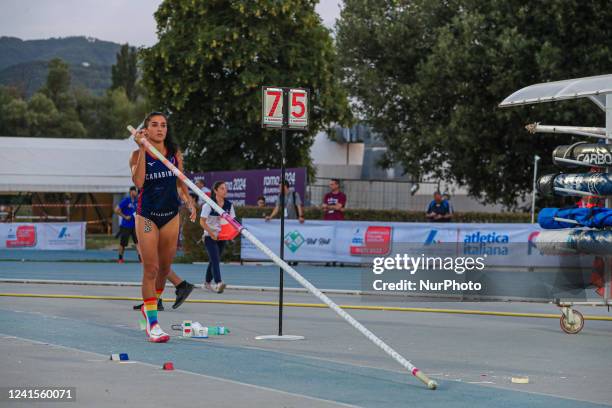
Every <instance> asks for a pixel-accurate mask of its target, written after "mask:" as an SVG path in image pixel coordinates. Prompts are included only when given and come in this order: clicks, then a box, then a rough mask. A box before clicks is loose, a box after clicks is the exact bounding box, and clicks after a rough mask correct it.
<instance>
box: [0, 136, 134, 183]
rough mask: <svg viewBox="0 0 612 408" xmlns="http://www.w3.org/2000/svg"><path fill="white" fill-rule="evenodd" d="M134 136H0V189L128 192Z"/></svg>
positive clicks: (130, 180) (130, 181)
mask: <svg viewBox="0 0 612 408" xmlns="http://www.w3.org/2000/svg"><path fill="white" fill-rule="evenodd" d="M136 148H137V146H136V145H135V144H134V142H133V141H131V140H106V139H59V138H58V139H53V138H37V137H0V192H66V193H68V192H71V193H125V192H126V191H127V190H128V189H129V187H130V186H131V185H132V184H133V183H132V179H131V174H130V169H129V165H128V160H129V156H130V153H131V152H132V151H133V150H135V149H136Z"/></svg>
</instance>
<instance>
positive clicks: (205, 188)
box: [195, 178, 211, 207]
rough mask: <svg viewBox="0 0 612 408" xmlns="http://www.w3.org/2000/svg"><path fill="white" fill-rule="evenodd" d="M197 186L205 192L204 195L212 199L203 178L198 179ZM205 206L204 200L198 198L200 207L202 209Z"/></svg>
mask: <svg viewBox="0 0 612 408" xmlns="http://www.w3.org/2000/svg"><path fill="white" fill-rule="evenodd" d="M195 185H196V186H197V187H198V188H199V189H200V190H202V192H203V193H204V194H206V195H207V196H209V197H210V194H211V193H210V188H208V187H206V186H205V185H204V179H203V178H200V179H198V180H197V181H196V182H195ZM203 205H204V200H202V199H201V198H200V197H198V207H202V206H203Z"/></svg>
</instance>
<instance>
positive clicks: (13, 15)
mask: <svg viewBox="0 0 612 408" xmlns="http://www.w3.org/2000/svg"><path fill="white" fill-rule="evenodd" d="M160 3H161V0H2V13H1V14H0V37H2V36H9V37H18V38H21V39H23V40H33V39H45V38H50V37H69V36H86V37H94V38H98V39H100V40H106V41H113V42H116V43H120V44H123V43H126V42H127V43H129V44H130V45H135V46H151V45H153V44H154V43H155V42H156V40H157V37H156V34H155V20H154V18H153V13H154V12H155V10H157V7H158V5H159V4H160ZM340 4H341V0H320V2H319V4H318V5H317V12H318V13H319V15H320V16H321V18H322V20H323V23H324V24H325V25H326V26H327V27H329V28H332V27H333V25H334V22H335V20H336V18H338V17H339V15H340Z"/></svg>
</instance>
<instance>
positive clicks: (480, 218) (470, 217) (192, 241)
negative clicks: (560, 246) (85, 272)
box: [181, 207, 531, 262]
mask: <svg viewBox="0 0 612 408" xmlns="http://www.w3.org/2000/svg"><path fill="white" fill-rule="evenodd" d="M271 212H272V208H264V209H262V208H257V207H236V216H237V217H238V220H239V221H240V220H241V219H242V218H263V217H264V213H265V214H270V213H271ZM198 214H199V212H198ZM181 216H182V225H183V251H184V253H185V255H184V257H183V259H181V260H182V261H183V262H195V261H207V260H208V255H207V254H206V250H205V249H204V244H203V242H201V239H202V227H200V224H199V223H198V222H195V223H192V222H190V221H189V220H188V217H187V214H186V213H185V212H182V213H181ZM304 216H305V218H306V220H320V219H322V218H323V211H321V209H319V208H314V207H308V208H306V209H305V212H304ZM345 218H346V219H347V220H355V221H387V222H391V221H394V222H426V221H427V220H426V219H425V214H424V213H423V212H422V211H400V210H359V209H347V210H346V213H345ZM530 220H531V218H530V215H529V213H482V212H465V213H455V214H454V216H453V222H473V223H521V222H530ZM222 258H223V261H225V262H230V261H240V237H238V238H236V239H235V240H234V241H232V242H229V243H228V244H227V245H226V247H225V251H224V253H223V257H222Z"/></svg>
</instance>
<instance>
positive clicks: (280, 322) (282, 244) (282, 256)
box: [278, 104, 287, 336]
mask: <svg viewBox="0 0 612 408" xmlns="http://www.w3.org/2000/svg"><path fill="white" fill-rule="evenodd" d="M283 105H285V104H283ZM286 133H287V130H286V129H285V128H284V127H283V130H282V136H281V182H280V186H281V188H280V190H281V191H280V212H281V214H280V259H282V260H285V150H286V148H285V143H286ZM278 270H279V277H278V281H279V284H278V335H279V336H282V335H283V291H284V286H285V282H284V274H283V268H278Z"/></svg>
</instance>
